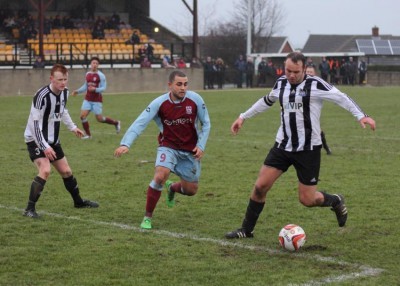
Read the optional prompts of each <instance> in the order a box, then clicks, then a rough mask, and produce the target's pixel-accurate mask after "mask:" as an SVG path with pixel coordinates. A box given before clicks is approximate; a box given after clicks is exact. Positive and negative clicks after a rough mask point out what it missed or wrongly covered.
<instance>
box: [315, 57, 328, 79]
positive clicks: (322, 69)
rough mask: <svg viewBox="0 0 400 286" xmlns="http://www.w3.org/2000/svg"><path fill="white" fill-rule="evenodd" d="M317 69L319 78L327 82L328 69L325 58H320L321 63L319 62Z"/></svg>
mask: <svg viewBox="0 0 400 286" xmlns="http://www.w3.org/2000/svg"><path fill="white" fill-rule="evenodd" d="M318 69H319V72H320V74H321V78H322V79H323V80H324V81H328V75H329V70H330V68H329V64H328V62H327V61H326V58H325V57H323V58H322V61H321V63H320V64H319V66H318Z"/></svg>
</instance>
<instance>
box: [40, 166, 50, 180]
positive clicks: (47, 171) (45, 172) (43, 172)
mask: <svg viewBox="0 0 400 286" xmlns="http://www.w3.org/2000/svg"><path fill="white" fill-rule="evenodd" d="M50 173H51V169H50V168H42V169H41V170H40V171H39V177H41V178H42V179H44V180H47V179H48V178H49V177H50Z"/></svg>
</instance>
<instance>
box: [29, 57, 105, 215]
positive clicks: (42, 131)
mask: <svg viewBox="0 0 400 286" xmlns="http://www.w3.org/2000/svg"><path fill="white" fill-rule="evenodd" d="M67 83H68V70H67V68H66V67H65V66H63V65H61V64H56V65H54V66H53V67H52V69H51V72H50V84H49V85H46V86H44V87H42V88H41V89H39V90H38V91H37V92H36V94H35V96H34V97H33V101H32V105H31V111H30V114H29V118H28V123H27V125H26V128H25V133H24V137H25V142H26V144H27V148H28V152H29V157H30V159H31V161H32V162H33V163H34V164H35V166H36V167H37V169H38V171H39V173H38V175H37V176H36V177H35V178H34V179H33V182H32V184H31V188H30V193H29V201H28V206H27V207H26V209H25V211H24V213H23V215H24V216H27V217H32V218H38V217H39V215H38V214H37V212H36V202H37V201H38V199H39V197H40V195H41V193H42V191H43V188H44V185H45V184H46V181H47V179H48V177H49V176H50V172H51V165H53V166H54V168H55V169H56V170H57V172H58V173H59V174H60V175H61V177H62V178H63V181H64V186H65V188H66V189H67V191H68V192H69V193H70V194H71V196H72V199H73V201H74V206H75V207H76V208H88V207H89V208H94V207H98V206H99V205H98V204H97V203H95V202H91V201H89V200H84V199H82V198H81V196H80V194H79V188H78V183H77V181H76V179H75V177H74V176H73V174H72V170H71V168H70V166H69V164H68V161H67V159H66V158H65V156H64V151H63V149H62V148H61V144H60V138H59V134H60V127H61V122H62V123H64V124H65V125H66V126H67V128H68V130H70V131H72V132H73V133H74V134H75V135H76V136H77V137H82V136H83V134H84V133H83V131H82V130H80V129H79V128H77V126H76V125H75V123H74V122H73V121H72V119H71V117H70V115H69V113H68V109H67V107H66V105H67V101H68V94H69V91H68V89H67V88H66V86H67Z"/></svg>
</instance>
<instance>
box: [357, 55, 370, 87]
mask: <svg viewBox="0 0 400 286" xmlns="http://www.w3.org/2000/svg"><path fill="white" fill-rule="evenodd" d="M367 69H368V67H367V63H366V62H365V60H364V59H361V60H360V63H359V64H358V76H359V81H358V83H359V84H360V85H362V84H364V83H365V76H366V74H367Z"/></svg>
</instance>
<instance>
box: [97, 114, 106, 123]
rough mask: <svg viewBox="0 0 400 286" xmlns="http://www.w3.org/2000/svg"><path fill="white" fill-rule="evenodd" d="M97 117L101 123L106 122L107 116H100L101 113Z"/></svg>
mask: <svg viewBox="0 0 400 286" xmlns="http://www.w3.org/2000/svg"><path fill="white" fill-rule="evenodd" d="M96 119H97V121H98V122H100V123H103V122H106V118H105V117H104V116H100V115H99V116H96Z"/></svg>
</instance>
